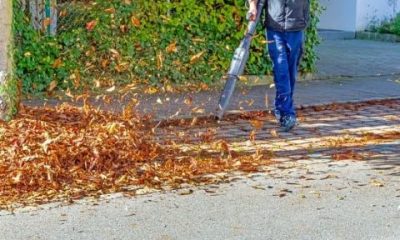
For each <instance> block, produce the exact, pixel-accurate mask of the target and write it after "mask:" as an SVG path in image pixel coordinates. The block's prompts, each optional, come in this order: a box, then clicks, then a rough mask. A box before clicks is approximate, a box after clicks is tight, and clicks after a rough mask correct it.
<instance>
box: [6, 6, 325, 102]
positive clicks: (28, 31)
mask: <svg viewBox="0 0 400 240" xmlns="http://www.w3.org/2000/svg"><path fill="white" fill-rule="evenodd" d="M244 1H245V0H171V1H166V0H162V1H160V0H153V1H147V0H91V1H87V0H86V1H67V2H65V3H60V2H59V5H58V7H59V12H58V16H59V17H58V29H57V34H56V35H55V36H48V35H47V34H46V33H44V32H41V31H38V30H35V29H34V28H33V27H32V25H31V24H30V17H29V14H28V13H27V12H26V11H21V6H20V4H19V1H18V0H14V28H13V29H14V42H15V51H14V59H15V65H16V68H15V75H16V77H17V78H18V79H19V80H21V81H22V91H23V93H25V94H32V93H40V92H45V91H53V90H55V89H67V88H70V89H81V88H87V87H90V88H96V87H104V86H109V85H111V84H126V83H132V82H141V83H147V84H164V83H166V82H168V83H177V84H180V83H184V82H187V81H192V82H205V83H212V82H214V81H216V80H218V79H219V78H220V77H221V76H222V75H223V74H224V72H225V71H226V70H227V68H228V66H229V63H230V59H231V57H232V54H233V50H234V49H235V48H236V46H237V45H238V43H239V41H240V39H241V37H242V36H243V32H244V30H245V24H244V23H245V15H246V11H247V10H246V8H245V4H244ZM311 3H312V20H311V24H310V27H309V28H308V29H307V34H306V51H305V55H304V58H303V63H302V71H306V72H310V71H313V70H314V67H315V60H316V55H315V52H314V47H315V46H316V44H318V37H317V29H316V25H317V22H318V14H319V12H320V7H319V4H318V1H317V0H311ZM253 42H254V43H253V45H252V49H251V56H250V59H249V62H248V65H247V69H246V73H247V74H255V75H264V74H268V73H270V72H271V64H270V61H269V60H268V57H267V51H266V45H265V37H264V31H263V30H262V28H261V26H260V29H259V31H258V35H257V36H256V37H255V38H254V41H253Z"/></svg>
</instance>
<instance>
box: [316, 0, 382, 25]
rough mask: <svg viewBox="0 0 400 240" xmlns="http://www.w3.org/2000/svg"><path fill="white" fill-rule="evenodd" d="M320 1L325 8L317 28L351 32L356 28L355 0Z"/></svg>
mask: <svg viewBox="0 0 400 240" xmlns="http://www.w3.org/2000/svg"><path fill="white" fill-rule="evenodd" d="M361 1H362V0H361ZM372 1H381V0H372ZM320 3H321V5H322V6H323V7H325V8H326V10H325V11H324V12H323V13H322V15H321V17H320V23H319V26H318V27H319V28H321V29H334V30H344V31H351V32H354V31H355V30H356V6H357V0H320Z"/></svg>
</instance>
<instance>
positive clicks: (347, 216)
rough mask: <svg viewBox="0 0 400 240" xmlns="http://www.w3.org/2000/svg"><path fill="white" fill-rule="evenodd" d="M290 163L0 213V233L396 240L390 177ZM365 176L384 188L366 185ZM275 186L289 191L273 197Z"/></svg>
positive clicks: (364, 168) (397, 219)
mask: <svg viewBox="0 0 400 240" xmlns="http://www.w3.org/2000/svg"><path fill="white" fill-rule="evenodd" d="M397 146H398V145H397ZM296 165H297V167H296V170H294V169H292V170H293V172H292V173H290V170H282V169H280V170H272V172H271V173H270V174H259V175H255V176H254V177H246V178H239V179H238V180H236V181H235V182H233V183H231V184H222V185H218V186H209V187H207V188H195V189H194V193H193V194H191V195H180V193H179V191H178V192H167V193H153V194H149V195H145V196H137V197H133V198H131V197H121V196H118V195H114V196H111V197H109V198H108V199H107V200H102V201H100V202H91V201H81V202H79V203H75V204H73V205H70V206H63V207H56V206H53V208H50V209H49V207H50V206H45V207H43V208H44V209H43V210H35V211H28V212H25V213H16V214H14V215H7V216H0V231H1V233H2V239H7V240H8V239H9V240H14V239H32V240H36V239H49V240H50V239H65V240H67V239H87V240H91V239H93V240H102V239H104V240H106V239H107V240H109V239H159V240H167V239H168V240H170V239H185V240H186V239H263V240H264V239H304V240H309V239H316V240H319V239H332V240H336V239H343V240H344V239H357V240H364V239H365V240H397V239H399V238H400V228H399V224H400V198H399V197H397V198H396V196H398V195H400V192H399V189H398V188H399V185H400V182H399V179H398V178H397V179H394V178H393V177H392V178H390V177H389V176H388V174H382V173H381V172H380V171H379V170H373V169H371V166H369V165H368V164H365V163H363V162H340V163H334V164H332V165H330V166H328V165H327V164H326V162H324V161H323V160H316V161H314V160H313V161H308V162H299V163H297V164H296ZM307 171H308V172H315V174H312V175H310V174H309V175H308V176H309V177H310V179H311V178H313V179H315V180H305V179H303V180H301V179H299V175H297V176H296V174H306V172H307ZM273 174H276V176H273ZM271 175H272V176H271ZM329 176H332V177H329ZM321 178H327V179H326V180H319V179H321ZM371 179H379V180H380V181H382V182H383V183H384V184H385V186H384V187H377V186H373V185H371V183H370V181H371ZM396 188H397V190H396ZM282 189H287V191H291V193H288V196H285V197H281V198H280V197H277V196H273V195H276V194H279V193H280V192H281V190H282ZM213 192H216V193H213Z"/></svg>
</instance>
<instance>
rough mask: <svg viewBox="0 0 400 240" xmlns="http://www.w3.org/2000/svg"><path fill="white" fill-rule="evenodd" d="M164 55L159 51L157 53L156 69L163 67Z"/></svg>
mask: <svg viewBox="0 0 400 240" xmlns="http://www.w3.org/2000/svg"><path fill="white" fill-rule="evenodd" d="M163 61H164V57H163V55H162V52H161V51H160V52H159V53H158V55H157V69H161V68H162V67H163Z"/></svg>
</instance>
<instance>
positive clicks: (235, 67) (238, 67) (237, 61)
mask: <svg viewBox="0 0 400 240" xmlns="http://www.w3.org/2000/svg"><path fill="white" fill-rule="evenodd" d="M265 1H266V0H259V1H258V4H257V16H256V18H255V20H254V21H250V20H249V24H248V25H247V31H246V34H245V36H244V37H243V39H242V41H241V42H240V45H239V47H238V48H236V50H235V54H234V55H233V58H232V61H231V66H230V68H229V71H228V73H227V74H226V76H225V78H226V82H225V87H224V89H223V91H222V93H221V96H220V99H219V103H218V108H217V113H216V118H217V119H218V120H222V118H223V116H224V113H225V111H226V109H227V108H228V105H229V101H230V99H231V97H232V95H233V92H234V90H235V85H236V81H237V80H238V79H239V76H240V75H242V74H243V71H244V67H245V66H246V62H247V59H248V58H249V51H250V44H251V40H252V38H253V35H254V33H255V31H256V27H257V24H258V22H259V21H260V18H261V13H262V12H263V11H262V10H263V8H264V4H265ZM247 19H249V17H248V18H247Z"/></svg>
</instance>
